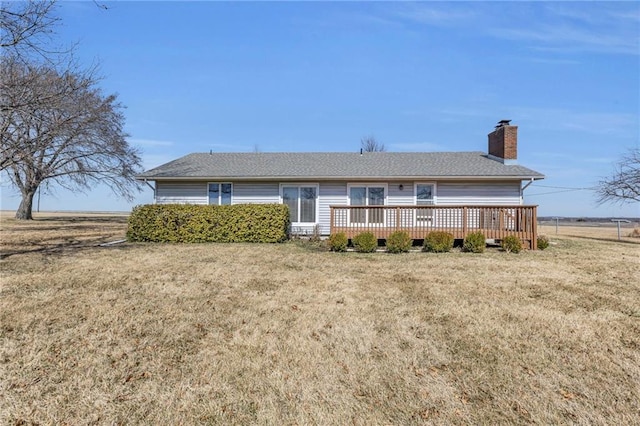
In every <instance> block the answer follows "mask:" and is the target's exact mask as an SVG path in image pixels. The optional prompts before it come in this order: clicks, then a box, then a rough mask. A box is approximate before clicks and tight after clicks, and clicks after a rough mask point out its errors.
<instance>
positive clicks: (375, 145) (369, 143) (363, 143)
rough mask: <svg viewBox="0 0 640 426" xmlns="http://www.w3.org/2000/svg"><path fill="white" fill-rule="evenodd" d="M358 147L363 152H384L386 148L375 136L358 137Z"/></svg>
mask: <svg viewBox="0 0 640 426" xmlns="http://www.w3.org/2000/svg"><path fill="white" fill-rule="evenodd" d="M360 148H361V149H362V151H364V152H384V151H386V150H387V148H385V146H384V144H383V143H382V142H378V141H377V140H376V138H375V137H373V136H367V137H364V138H362V139H360Z"/></svg>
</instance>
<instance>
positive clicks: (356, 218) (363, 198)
mask: <svg viewBox="0 0 640 426" xmlns="http://www.w3.org/2000/svg"><path fill="white" fill-rule="evenodd" d="M348 187H349V205H351V206H384V205H385V204H386V200H387V187H386V185H383V184H350V185H348ZM349 222H350V223H354V224H355V223H358V224H360V223H384V210H383V209H351V210H350V219H349Z"/></svg>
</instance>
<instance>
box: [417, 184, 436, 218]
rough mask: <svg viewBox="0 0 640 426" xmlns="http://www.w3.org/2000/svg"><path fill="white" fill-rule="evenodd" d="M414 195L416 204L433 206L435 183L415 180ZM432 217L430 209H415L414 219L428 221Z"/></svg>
mask: <svg viewBox="0 0 640 426" xmlns="http://www.w3.org/2000/svg"><path fill="white" fill-rule="evenodd" d="M415 195H416V205H417V206H433V205H434V204H435V201H436V185H435V183H427V182H417V183H416V184H415ZM432 219H433V210H432V209H417V213H416V220H417V221H419V222H430V221H431V220H432Z"/></svg>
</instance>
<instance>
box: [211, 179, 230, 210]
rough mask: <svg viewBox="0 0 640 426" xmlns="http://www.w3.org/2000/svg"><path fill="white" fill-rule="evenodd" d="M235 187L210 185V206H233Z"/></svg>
mask: <svg viewBox="0 0 640 426" xmlns="http://www.w3.org/2000/svg"><path fill="white" fill-rule="evenodd" d="M232 192H233V186H232V185H231V184H230V183H219V182H211V183H209V204H213V205H216V206H222V205H226V204H231V194H232Z"/></svg>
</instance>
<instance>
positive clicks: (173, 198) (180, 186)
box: [156, 182, 209, 204]
mask: <svg viewBox="0 0 640 426" xmlns="http://www.w3.org/2000/svg"><path fill="white" fill-rule="evenodd" d="M208 198H209V196H208V193H207V183H206V182H156V203H157V204H208V203H209V199H208Z"/></svg>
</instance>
